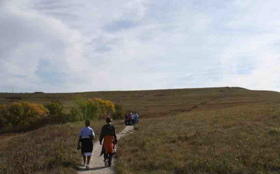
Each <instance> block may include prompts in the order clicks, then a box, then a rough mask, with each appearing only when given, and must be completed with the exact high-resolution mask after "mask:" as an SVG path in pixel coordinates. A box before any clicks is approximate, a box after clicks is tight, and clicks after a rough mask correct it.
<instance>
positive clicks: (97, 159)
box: [78, 126, 134, 174]
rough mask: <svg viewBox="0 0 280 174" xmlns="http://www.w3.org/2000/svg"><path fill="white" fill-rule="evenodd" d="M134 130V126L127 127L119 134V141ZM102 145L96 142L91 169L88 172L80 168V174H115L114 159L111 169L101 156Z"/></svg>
mask: <svg viewBox="0 0 280 174" xmlns="http://www.w3.org/2000/svg"><path fill="white" fill-rule="evenodd" d="M133 130H134V126H126V127H125V129H123V130H122V131H121V132H120V133H118V134H117V138H118V140H119V139H120V138H122V137H123V136H126V135H127V134H129V133H132V132H133ZM101 147H102V146H101V145H100V144H99V141H96V142H95V143H94V145H93V151H92V154H93V155H92V156H91V160H90V165H89V167H90V168H89V169H88V170H87V169H86V168H85V167H81V166H79V169H78V173H79V174H113V173H114V167H115V163H114V159H113V161H112V166H111V167H105V165H104V162H103V159H104V158H103V155H102V156H100V152H101ZM117 153H118V152H117Z"/></svg>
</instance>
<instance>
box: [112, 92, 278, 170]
mask: <svg viewBox="0 0 280 174" xmlns="http://www.w3.org/2000/svg"><path fill="white" fill-rule="evenodd" d="M220 93H221V94H219V95H215V97H213V98H211V97H208V98H206V100H205V101H204V102H202V103H200V104H197V105H195V106H194V107H193V108H192V109H191V110H188V109H187V110H181V111H182V112H180V113H178V114H174V115H169V116H168V117H161V118H160V117H158V118H149V119H144V120H141V122H140V123H139V124H138V125H137V127H136V130H137V131H136V132H135V134H133V135H130V136H128V137H125V138H124V139H123V140H122V141H121V142H120V144H119V149H120V151H119V153H118V165H117V172H118V173H136V174H142V173H160V174H162V173H176V174H177V173H196V174H197V173H198V174H206V173H215V174H216V173H217V174H227V173H228V174H241V173H242V174H245V173H246V174H256V173H271V174H272V173H275V174H276V173H280V165H279V164H280V157H279V154H280V147H279V144H280V95H279V93H277V92H268V91H250V90H244V89H236V88H235V89H224V90H223V91H222V92H220Z"/></svg>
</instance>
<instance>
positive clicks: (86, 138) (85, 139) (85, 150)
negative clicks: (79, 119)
mask: <svg viewBox="0 0 280 174" xmlns="http://www.w3.org/2000/svg"><path fill="white" fill-rule="evenodd" d="M89 125H90V121H89V120H86V121H85V127H83V128H82V130H81V131H80V136H79V141H78V148H77V149H78V150H79V149H81V152H82V155H83V160H84V166H86V168H87V169H89V162H90V157H91V155H92V150H93V139H94V137H95V134H94V131H93V130H92V128H91V127H89ZM81 144H82V146H81Z"/></svg>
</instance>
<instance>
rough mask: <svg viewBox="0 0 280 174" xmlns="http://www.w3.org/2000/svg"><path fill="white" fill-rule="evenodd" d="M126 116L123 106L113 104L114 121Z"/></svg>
mask: <svg viewBox="0 0 280 174" xmlns="http://www.w3.org/2000/svg"><path fill="white" fill-rule="evenodd" d="M125 114H126V111H125V108H124V106H123V105H120V104H115V113H114V114H113V118H114V119H123V118H124V116H125Z"/></svg>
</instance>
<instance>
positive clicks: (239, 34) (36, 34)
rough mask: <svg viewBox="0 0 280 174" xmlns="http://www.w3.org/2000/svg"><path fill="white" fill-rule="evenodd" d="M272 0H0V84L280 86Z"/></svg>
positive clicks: (11, 88) (25, 87) (10, 88)
mask: <svg viewBox="0 0 280 174" xmlns="http://www.w3.org/2000/svg"><path fill="white" fill-rule="evenodd" d="M279 6H280V1H278V0H266V1H263V0H229V1H224V0H213V1H205V0H176V1H170V0H117V1H116V0H106V1H97V0H87V1H80V0H20V1H19V0H1V1H0V79H1V82H0V92H35V91H43V92H82V91H111V90H148V89H171V88H204V87H224V86H232V87H233V86H234V87H243V88H248V89H254V90H274V91H280V77H279V75H280V66H279V65H280V18H279V16H280V10H279Z"/></svg>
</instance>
